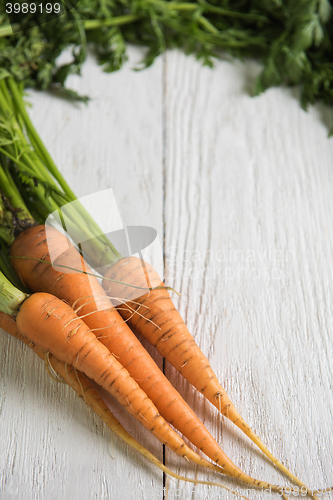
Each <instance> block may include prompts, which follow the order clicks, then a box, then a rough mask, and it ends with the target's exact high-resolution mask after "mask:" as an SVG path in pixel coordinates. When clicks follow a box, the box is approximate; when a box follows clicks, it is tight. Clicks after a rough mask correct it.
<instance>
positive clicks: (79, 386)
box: [0, 312, 249, 500]
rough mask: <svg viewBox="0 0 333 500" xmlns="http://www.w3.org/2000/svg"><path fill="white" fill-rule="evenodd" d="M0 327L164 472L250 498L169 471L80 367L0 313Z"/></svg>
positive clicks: (176, 477)
mask: <svg viewBox="0 0 333 500" xmlns="http://www.w3.org/2000/svg"><path fill="white" fill-rule="evenodd" d="M0 327H1V328H3V329H4V330H5V331H7V333H9V334H10V335H12V336H13V337H16V338H17V339H19V340H21V341H22V342H23V343H24V344H25V345H27V346H28V347H30V348H31V349H32V350H33V351H34V352H35V353H36V354H37V356H38V357H39V358H41V359H42V360H44V362H45V365H46V366H47V370H48V373H49V374H50V376H51V377H52V378H53V379H54V380H55V381H57V382H63V383H66V384H68V385H69V386H70V387H72V389H73V390H74V391H75V392H76V394H77V395H78V396H79V398H81V399H83V400H84V402H85V403H86V405H87V406H88V407H89V408H91V409H92V410H93V412H94V414H96V415H97V416H98V417H99V418H100V419H101V420H102V421H103V422H104V424H105V425H106V426H107V427H108V428H109V429H110V430H111V431H112V432H114V434H116V435H117V436H118V437H119V438H120V439H121V440H122V441H124V442H125V443H126V444H127V445H128V446H130V447H131V448H132V449H134V450H136V451H137V452H138V453H140V454H141V455H142V456H143V457H144V458H146V459H147V460H148V461H150V462H151V463H152V464H153V465H155V466H156V467H158V468H159V469H160V470H161V471H162V472H164V473H165V474H166V475H167V476H170V477H172V478H174V479H177V480H179V481H183V482H188V483H192V484H202V485H206V486H215V487H218V488H223V489H225V490H226V491H229V492H230V493H232V494H233V495H236V496H238V497H239V498H243V499H244V500H249V498H248V497H246V496H244V495H241V494H240V493H239V492H237V491H236V490H233V489H232V488H229V487H228V486H226V485H224V484H222V483H216V482H213V481H202V480H198V479H191V478H188V477H185V476H181V475H179V474H177V473H175V472H173V471H172V470H170V469H169V468H168V467H166V465H164V464H163V463H162V462H160V461H159V460H158V459H157V458H156V457H155V456H154V455H153V454H152V453H151V452H150V451H148V450H147V449H146V448H145V447H144V446H142V445H141V444H140V443H139V442H138V441H136V440H135V439H134V438H133V437H132V436H131V435H130V434H129V433H128V432H127V431H126V429H125V428H124V427H123V426H122V425H121V423H120V422H119V421H118V420H117V419H116V417H114V415H113V414H112V412H111V410H110V409H109V407H108V406H107V405H106V403H105V402H104V401H103V399H102V397H101V395H100V394H99V393H98V391H97V390H96V389H95V388H94V387H93V386H92V384H91V382H90V381H89V380H88V379H87V377H85V375H84V374H83V373H81V372H79V371H78V370H76V369H75V368H74V367H73V366H71V365H68V364H67V363H63V362H62V361H59V359H57V358H56V357H55V356H53V355H52V354H50V353H41V352H39V350H38V348H37V347H36V346H33V345H31V342H29V341H28V340H27V339H26V338H24V337H23V336H22V334H21V333H20V331H19V330H18V328H17V325H16V322H15V320H14V319H13V318H12V317H10V316H8V315H7V314H4V313H2V312H0ZM50 368H51V369H52V371H54V373H56V375H57V377H59V378H57V377H55V376H54V375H52V373H51V371H50Z"/></svg>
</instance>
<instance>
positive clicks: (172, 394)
mask: <svg viewBox="0 0 333 500" xmlns="http://www.w3.org/2000/svg"><path fill="white" fill-rule="evenodd" d="M45 236H46V235H45V228H44V226H34V227H31V228H29V229H27V230H25V231H24V232H22V233H21V234H20V235H19V236H18V237H17V238H16V240H15V242H14V244H13V245H12V248H11V256H12V257H25V258H15V259H12V264H13V266H14V269H15V270H16V272H17V274H18V275H19V276H20V277H21V279H22V281H23V282H24V283H25V284H26V285H27V286H28V287H29V288H30V289H31V290H33V291H45V292H48V293H52V294H53V295H56V296H57V297H59V298H61V299H63V300H66V302H68V303H69V304H70V305H71V306H72V307H74V308H75V309H76V310H77V312H78V315H79V316H82V318H83V319H84V321H85V323H86V324H87V325H88V326H89V327H90V329H91V331H93V332H94V333H95V334H96V335H97V336H98V339H99V340H100V341H101V342H102V343H103V344H104V345H106V346H107V347H108V349H109V351H110V352H112V353H113V354H114V355H115V356H116V357H117V360H118V361H119V362H120V363H121V364H122V365H123V366H124V367H125V368H126V369H127V370H128V371H129V373H130V374H131V375H132V377H133V378H134V379H135V380H136V381H137V382H138V385H139V386H140V387H141V388H142V389H143V390H144V391H145V393H146V394H147V395H148V397H149V398H150V399H151V400H152V401H153V403H154V404H155V405H156V406H157V408H158V410H159V412H160V414H161V415H162V416H163V417H164V418H165V419H166V420H167V421H169V422H170V423H171V424H172V425H173V426H174V427H176V428H177V429H178V430H179V431H180V432H182V433H183V435H185V436H186V437H187V438H188V439H189V440H190V441H191V442H192V443H193V444H194V445H196V446H197V447H198V448H199V449H200V450H202V451H203V452H204V453H205V454H206V455H207V456H208V457H209V458H211V459H212V460H213V461H214V462H215V463H217V464H219V465H221V464H224V463H229V462H230V461H229V459H228V458H227V457H226V455H225V454H224V453H223V452H222V450H221V449H220V448H219V446H218V444H217V443H216V441H215V440H214V439H213V437H212V436H211V434H210V433H209V432H208V430H207V429H206V428H205V426H204V425H203V423H202V422H201V421H200V420H199V419H198V417H197V416H196V415H195V413H194V412H193V410H191V409H190V408H189V406H188V405H187V404H186V403H185V401H184V400H183V399H182V398H181V396H180V395H179V394H178V392H177V391H176V390H175V389H174V387H173V386H172V385H171V384H170V382H169V381H168V380H167V379H166V377H165V376H164V375H163V374H162V372H161V371H160V370H159V368H158V367H157V365H156V364H155V362H154V361H153V360H152V358H151V357H150V356H149V354H148V353H147V351H146V350H145V349H144V348H143V347H142V345H141V343H140V342H139V341H138V339H137V338H136V337H135V335H134V334H133V332H132V331H131V330H130V328H129V327H128V325H127V323H125V322H124V321H123V319H122V318H121V316H120V315H119V313H118V311H117V310H116V309H115V308H114V307H113V306H112V304H111V302H110V300H109V298H108V297H107V295H106V293H105V291H104V290H103V288H102V287H101V286H100V284H99V283H98V281H97V280H96V278H94V277H92V276H88V275H87V274H83V273H79V272H76V273H75V272H60V271H57V269H60V270H65V269H64V268H63V267H61V266H64V267H66V268H67V269H66V270H67V271H69V269H70V268H72V267H78V265H82V263H83V261H82V258H81V256H80V255H79V254H78V252H77V251H76V250H75V248H74V247H73V246H72V245H71V244H70V243H69V241H68V240H67V238H65V237H64V236H63V235H62V234H61V233H59V232H58V231H57V230H55V229H53V228H50V227H48V229H47V241H46V237H45ZM49 252H50V253H51V254H52V256H53V257H55V256H57V257H56V259H55V267H56V268H54V267H52V266H50V265H49V264H50V255H49ZM34 259H39V260H34ZM84 266H85V267H84V269H85V270H86V272H89V271H90V269H89V268H88V266H87V265H86V264H84ZM94 298H95V299H96V301H97V302H95V300H94ZM97 305H98V306H99V308H100V310H98V309H97ZM143 368H144V369H143ZM230 464H232V462H230ZM230 467H231V468H232V469H234V468H235V466H234V465H233V464H232V465H230ZM230 470H231V469H230ZM226 473H228V472H227V469H226Z"/></svg>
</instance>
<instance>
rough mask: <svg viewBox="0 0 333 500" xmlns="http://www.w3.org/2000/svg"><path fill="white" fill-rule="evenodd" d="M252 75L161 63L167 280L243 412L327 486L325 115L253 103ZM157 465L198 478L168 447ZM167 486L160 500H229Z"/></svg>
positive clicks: (289, 94) (231, 442) (227, 442)
mask: <svg viewBox="0 0 333 500" xmlns="http://www.w3.org/2000/svg"><path fill="white" fill-rule="evenodd" d="M259 70H260V68H259V66H257V65H256V64H254V63H253V62H248V63H246V64H242V63H240V62H230V61H227V60H225V61H220V62H218V63H217V64H216V67H215V69H214V70H210V69H208V68H202V67H201V66H200V64H199V63H197V62H195V61H194V60H193V59H192V58H187V57H185V56H184V55H182V54H180V53H179V52H177V51H173V52H169V53H168V54H167V56H166V59H165V68H164V73H165V75H166V77H165V78H166V79H165V83H164V85H165V105H164V108H165V120H164V122H165V152H164V155H165V181H166V183H165V186H166V203H165V228H166V235H165V244H166V262H167V274H166V276H167V279H166V282H167V284H169V285H171V286H172V287H174V288H175V289H176V290H178V291H179V292H181V294H182V296H181V298H180V299H179V300H177V297H175V301H176V303H177V304H178V307H179V310H180V312H181V314H182V315H183V317H184V319H185V320H186V322H187V324H188V326H189V329H190V331H191V332H192V333H193V334H194V336H195V338H196V340H197V342H198V343H199V345H200V347H201V348H202V350H203V352H204V353H205V354H206V355H207V356H208V358H209V360H210V362H211V364H212V366H213V369H214V370H215V371H216V373H217V375H218V376H219V379H220V380H221V382H222V384H223V385H224V387H225V388H226V390H227V393H228V394H229V396H230V398H231V400H232V401H233V402H234V403H235V405H236V407H237V408H238V409H239V411H240V413H241V415H243V417H244V418H245V420H246V421H247V422H248V423H249V424H250V425H251V426H252V428H253V429H254V430H255V431H256V432H257V433H258V435H259V436H260V437H261V438H262V439H263V440H264V442H266V443H267V444H268V445H269V447H270V449H271V450H272V451H273V453H275V455H276V456H277V457H278V458H280V459H282V461H284V463H285V464H286V465H287V466H288V467H289V468H290V469H291V470H292V471H293V472H294V473H295V474H297V475H298V476H299V477H300V478H301V479H302V480H303V481H304V482H306V483H307V484H308V485H309V486H310V487H312V488H322V487H325V486H329V485H330V484H332V483H333V477H332V467H331V463H330V462H331V461H330V459H329V457H330V456H331V453H330V450H332V446H333V441H332V433H331V426H332V411H333V399H332V371H333V367H332V357H333V347H332V346H333V343H332V331H331V330H332V319H333V316H332V307H331V304H332V258H331V256H332V250H333V229H332V228H333V224H332V222H333V220H332V219H333V202H332V199H333V198H332V192H333V170H332V161H331V160H332V154H333V142H332V140H329V139H328V138H327V128H326V126H325V125H327V123H329V122H330V123H331V126H332V112H331V111H326V110H324V109H323V108H320V107H318V108H312V109H311V110H310V112H309V113H308V114H306V113H305V112H304V111H303V110H301V108H300V106H299V103H298V102H297V97H298V96H297V95H295V91H294V90H287V89H271V90H269V91H268V92H266V93H265V94H264V95H262V96H260V97H257V98H251V97H250V96H249V94H248V87H250V86H251V82H253V80H254V77H255V75H256V74H258V72H259ZM296 94H297V93H296ZM320 115H321V116H320ZM323 122H324V123H323ZM167 375H168V376H169V377H171V378H172V380H173V381H174V383H175V384H176V387H177V388H178V389H179V390H180V391H181V393H182V394H183V395H185V396H186V398H187V400H188V401H189V402H190V404H191V405H192V406H193V408H194V409H195V410H196V412H197V414H198V415H199V416H201V418H202V419H203V420H204V421H205V423H206V425H207V426H208V428H209V429H210V430H211V432H212V434H213V435H214V436H215V437H216V439H217V441H218V442H219V443H220V445H221V447H222V448H223V449H224V450H225V452H226V454H227V455H228V456H230V458H231V459H232V460H233V461H234V463H236V464H237V465H238V466H240V467H241V468H242V469H243V470H244V471H245V472H247V473H249V474H251V475H252V476H254V477H256V478H260V479H266V480H269V481H271V482H274V483H277V484H286V483H287V481H286V479H285V478H284V477H283V476H282V475H281V474H279V473H278V472H277V471H276V470H274V468H273V467H272V466H271V465H270V464H269V463H268V461H267V460H266V459H265V458H264V457H263V456H262V454H261V453H260V452H259V451H258V452H257V451H256V450H255V448H254V447H253V446H252V444H249V443H248V441H247V439H246V438H245V437H244V438H243V436H242V434H241V432H239V431H238V429H235V428H234V426H232V424H230V423H228V422H226V421H225V419H222V418H220V417H219V415H218V412H217V411H214V410H213V409H212V407H211V405H209V404H207V403H205V401H204V400H203V398H202V397H201V395H198V394H197V393H196V392H195V391H193V390H192V389H191V388H190V387H189V386H188V384H187V383H186V382H184V381H183V380H181V379H180V376H178V375H176V374H175V371H174V369H173V368H171V367H170V366H168V365H167ZM166 459H167V462H166V463H167V465H170V466H171V465H172V466H173V467H174V468H176V469H177V470H179V471H181V472H182V473H184V472H186V473H188V474H189V475H191V476H193V471H192V468H190V467H189V466H186V467H183V466H182V465H181V461H180V460H175V459H174V457H173V456H171V454H170V453H169V452H168V451H167V452H166ZM198 477H200V478H204V477H207V474H205V473H202V472H200V473H198ZM225 483H226V484H228V485H233V486H234V487H235V488H237V489H238V490H240V491H241V492H242V493H243V494H246V493H247V491H246V490H247V488H246V487H244V485H242V484H240V483H236V482H234V481H231V480H227V479H225ZM169 484H170V486H169V491H168V494H167V496H166V498H167V500H171V499H174V498H177V500H183V499H187V498H191V499H192V500H195V499H201V498H209V500H215V499H218V498H234V497H233V496H232V495H231V494H228V493H226V494H224V493H223V492H220V491H218V490H217V489H211V490H210V491H209V493H207V489H205V488H202V487H197V488H194V487H193V486H191V485H183V484H179V483H176V482H170V483H169ZM248 496H249V497H251V498H258V497H260V498H270V495H268V494H260V493H259V492H250V493H249V495H248Z"/></svg>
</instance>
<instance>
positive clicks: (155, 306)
mask: <svg viewBox="0 0 333 500" xmlns="http://www.w3.org/2000/svg"><path fill="white" fill-rule="evenodd" d="M103 287H104V288H105V290H107V292H108V294H109V295H110V297H111V298H112V297H116V298H117V299H116V300H115V299H113V301H114V303H115V305H118V304H119V303H120V302H121V306H120V307H119V312H120V314H121V316H122V317H123V318H124V320H126V321H127V322H128V324H129V325H130V326H131V328H132V329H133V330H134V331H136V332H138V333H140V334H141V335H142V336H143V337H144V338H145V339H147V340H148V341H149V342H150V343H151V344H152V345H153V346H155V347H156V349H157V350H158V352H159V353H160V354H161V355H162V356H163V357H164V358H165V359H167V361H168V362H169V363H170V364H171V365H172V366H174V367H175V368H176V370H178V371H179V372H180V373H181V374H182V375H183V377H184V378H185V379H186V380H188V381H189V382H190V383H191V384H192V385H193V386H194V387H195V388H196V389H197V390H198V391H199V392H201V393H202V394H203V395H204V396H205V397H206V398H207V399H208V400H209V401H210V402H211V403H212V404H213V405H214V406H215V407H216V408H217V409H218V410H219V411H220V412H221V413H222V414H223V415H225V416H226V417H228V418H229V419H230V420H231V421H232V422H233V423H234V424H235V425H237V426H238V427H239V428H240V429H241V430H242V431H243V432H244V433H245V434H246V435H247V436H248V437H249V438H250V439H251V440H252V441H253V442H254V443H255V444H257V446H258V447H259V448H260V449H261V450H262V451H263V453H264V454H265V455H266V456H267V457H268V458H269V459H270V460H271V461H272V462H273V463H274V464H275V465H276V466H277V467H278V468H279V469H280V470H281V471H282V472H284V473H285V474H286V475H287V476H288V477H289V478H290V479H291V480H293V481H294V482H295V483H296V484H297V485H298V486H299V487H306V486H305V485H304V483H303V482H302V481H300V480H299V479H298V478H297V477H296V476H295V475H294V474H292V473H291V472H290V471H289V470H288V469H287V468H286V467H285V466H284V465H283V464H282V463H281V462H280V461H279V460H277V459H276V458H275V457H274V456H273V454H272V453H271V452H270V451H269V450H268V449H267V447H266V445H265V444H264V443H263V442H262V441H261V440H260V439H259V438H258V436H257V435H256V434H255V433H254V432H253V430H252V429H251V428H250V426H249V425H248V424H247V423H246V422H245V421H244V419H243V418H242V417H241V416H240V414H239V413H238V412H237V410H236V408H235V406H234V405H233V403H232V402H231V401H230V399H229V398H228V396H227V394H226V392H225V390H224V389H223V387H222V386H221V384H220V383H219V381H218V379H217V377H216V375H215V373H214V372H213V370H212V368H211V366H210V363H209V361H208V359H207V358H206V357H205V356H204V354H203V353H202V351H201V350H200V348H199V346H198V345H197V343H196V342H195V340H194V338H193V336H192V335H191V334H190V332H189V331H188V329H187V327H186V325H185V323H184V321H183V320H182V318H181V316H180V314H179V313H178V311H177V310H176V309H175V306H174V304H173V302H172V300H171V297H170V294H169V292H168V290H167V289H166V287H165V285H164V283H163V282H162V280H161V278H160V277H159V276H158V274H157V272H156V271H155V270H154V269H153V268H152V266H150V265H149V264H147V263H144V262H143V261H142V260H140V259H138V258H136V257H128V258H124V259H121V260H119V261H118V262H116V263H115V264H114V265H112V266H111V267H110V268H109V269H108V271H107V272H106V274H105V276H104V281H103ZM140 289H145V290H147V293H143V294H142V295H141V296H140V297H138V290H140ZM308 492H309V494H310V490H308Z"/></svg>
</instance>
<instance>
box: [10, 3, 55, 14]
mask: <svg viewBox="0 0 333 500" xmlns="http://www.w3.org/2000/svg"><path fill="white" fill-rule="evenodd" d="M60 10H61V7H60V3H47V4H42V3H40V4H38V3H6V12H7V14H39V13H40V14H42V13H43V12H46V13H47V14H51V13H54V14H59V13H60Z"/></svg>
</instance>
